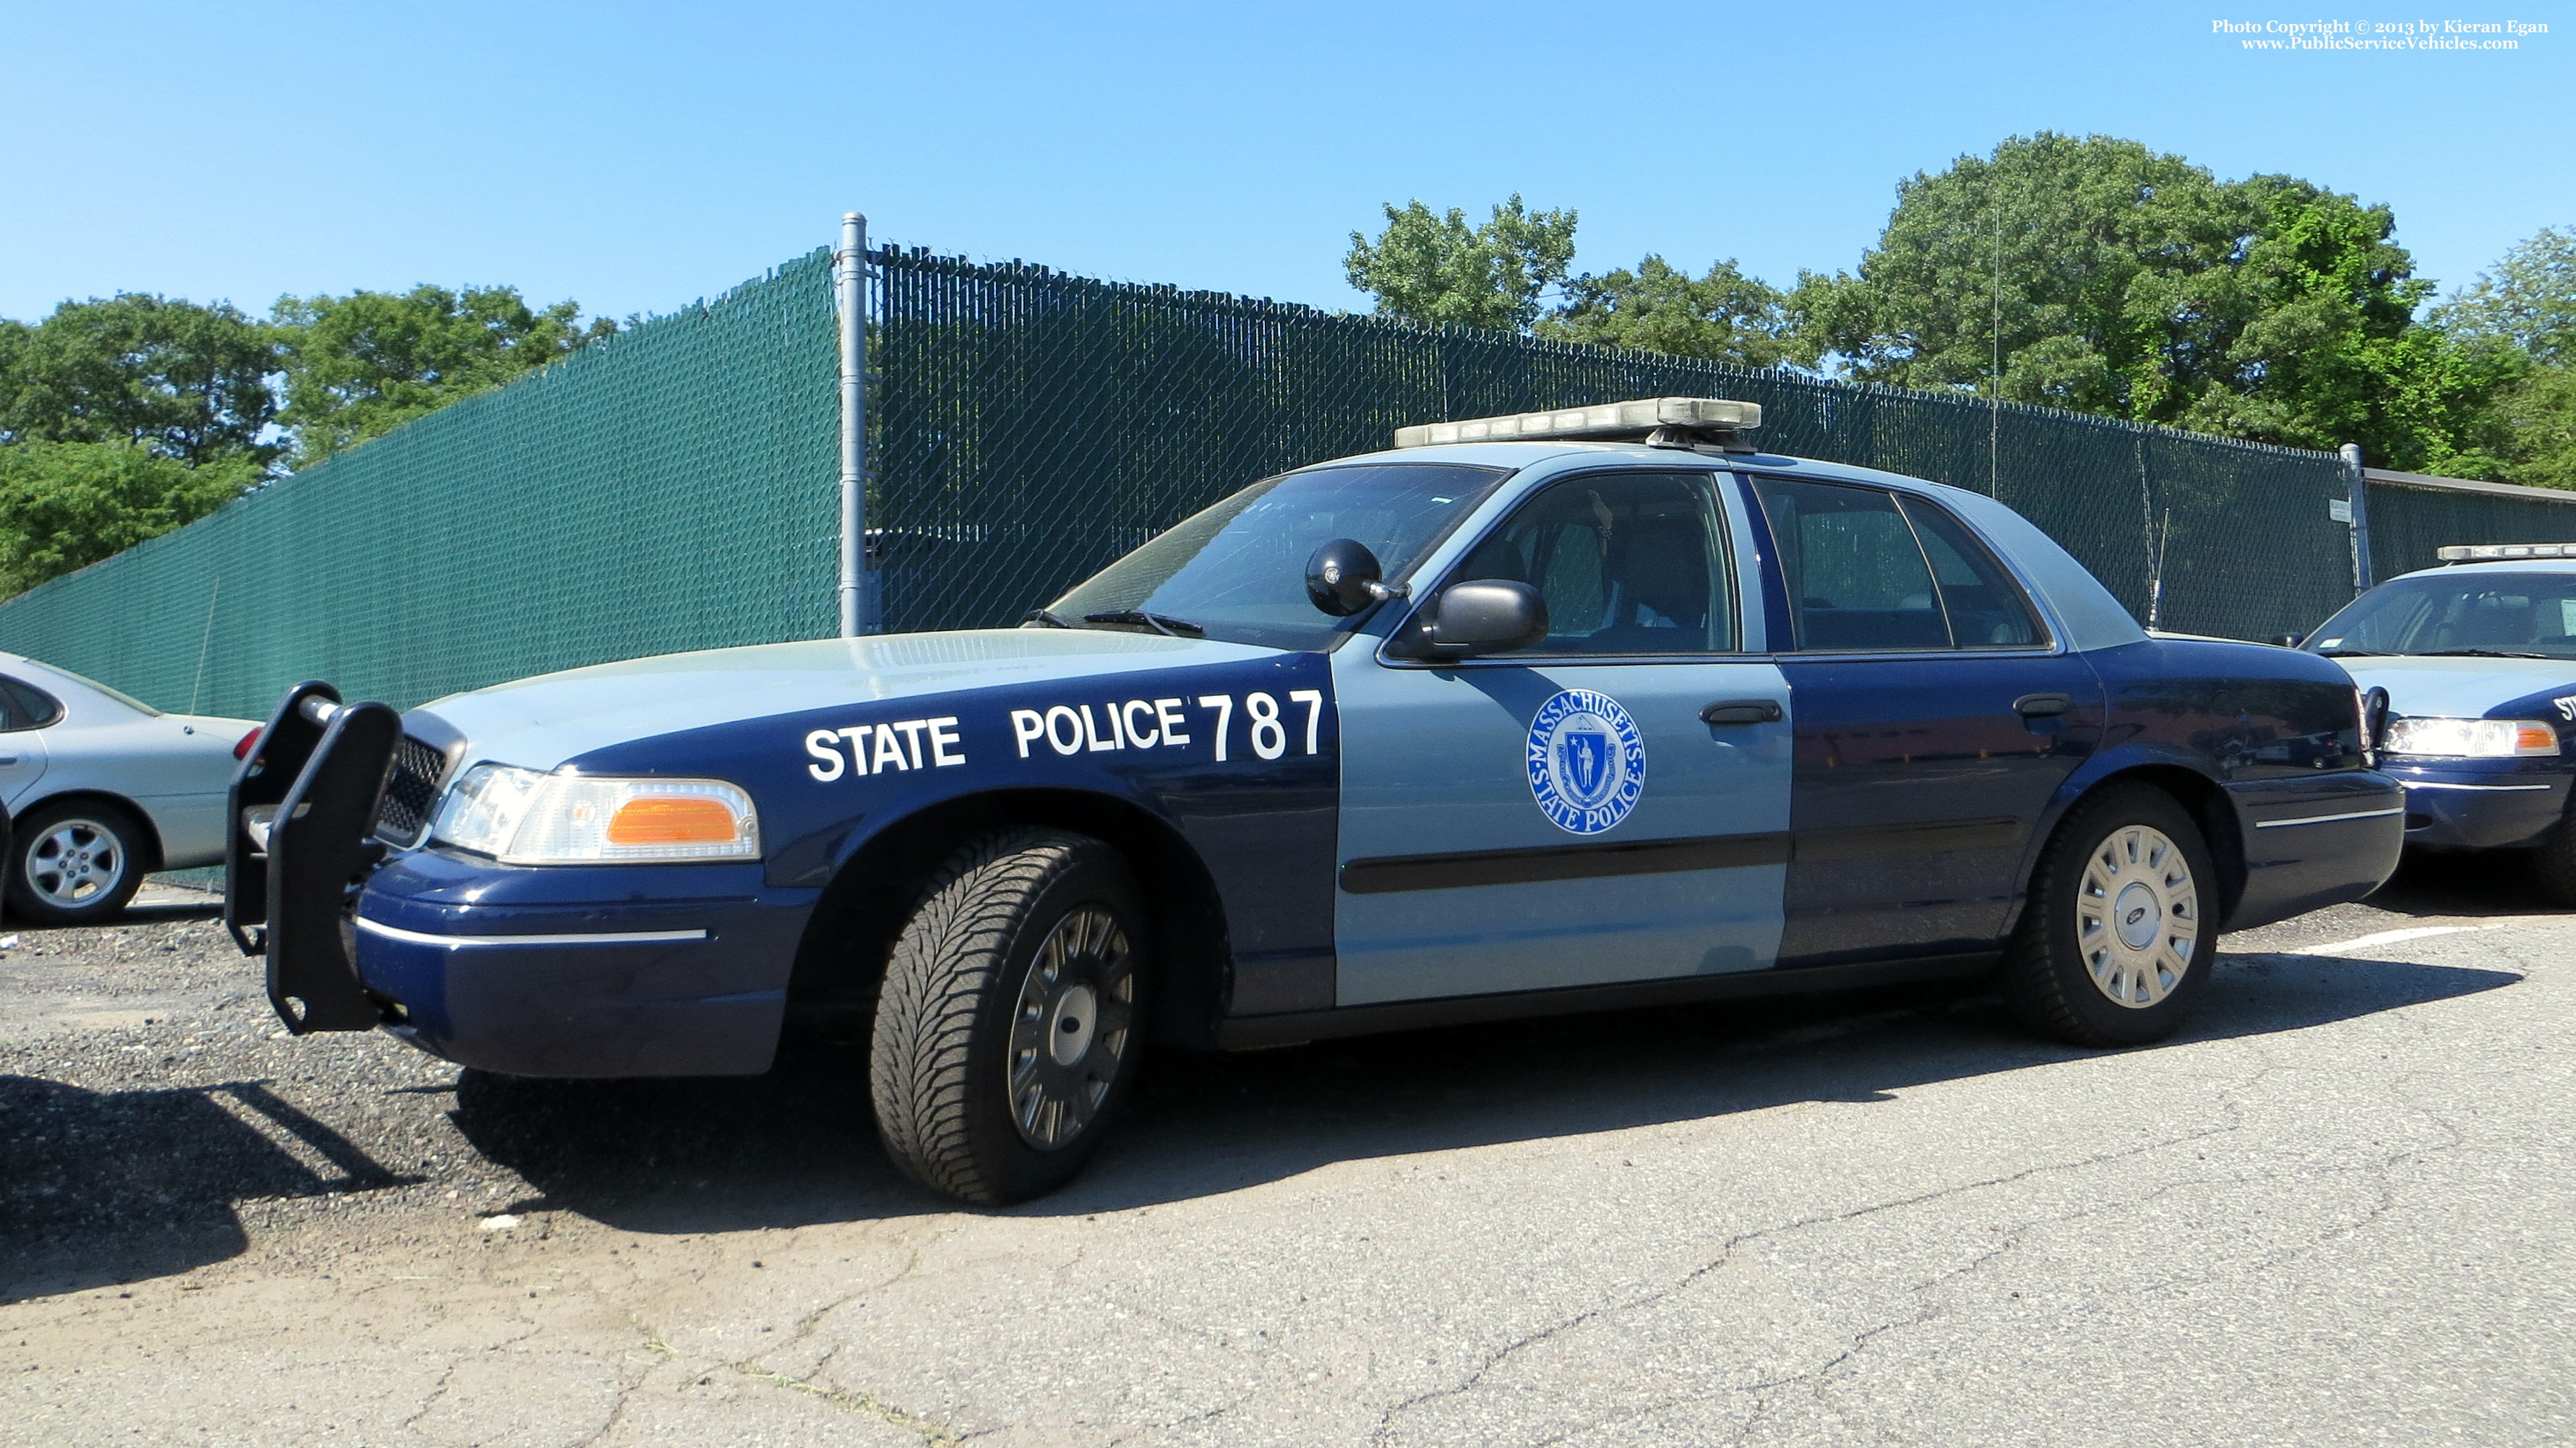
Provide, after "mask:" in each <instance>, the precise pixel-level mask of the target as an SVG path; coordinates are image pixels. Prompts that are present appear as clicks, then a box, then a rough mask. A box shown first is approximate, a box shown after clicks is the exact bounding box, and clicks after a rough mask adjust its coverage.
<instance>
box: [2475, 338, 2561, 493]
mask: <svg viewBox="0 0 2576 1448" xmlns="http://www.w3.org/2000/svg"><path fill="white" fill-rule="evenodd" d="M2495 411H2496V417H2497V423H2498V428H2499V431H2500V432H2501V433H2502V438H2501V440H2500V442H2499V444H2498V448H2499V451H2501V452H2503V453H2504V454H2505V455H2506V462H2505V465H2504V466H2503V467H2502V468H2500V469H2498V470H2497V472H2496V473H2494V474H2490V475H2488V476H2498V477H2501V478H2502V479H2503V480H2504V481H2505V482H2509V483H2528V484H2530V485H2532V486H2534V487H2541V488H2576V365H2567V364H2561V365H2556V366H2542V367H2536V368H2534V369H2532V370H2531V372H2530V373H2529V374H2527V375H2526V376H2524V377H2523V378H2522V379H2521V380H2520V381H2519V382H2517V383H2516V384H2515V385H2514V386H2513V387H2512V388H2511V389H2510V390H2509V391H2507V392H2506V393H2505V394H2504V396H2503V397H2502V399H2500V401H2499V402H2498V404H2497V406H2496V410H2495Z"/></svg>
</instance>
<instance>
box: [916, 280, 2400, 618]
mask: <svg viewBox="0 0 2576 1448" xmlns="http://www.w3.org/2000/svg"><path fill="white" fill-rule="evenodd" d="M877 262H878V272H879V276H880V279H881V280H880V283H879V285H880V288H881V290H880V293H879V304H878V307H877V316H878V317H879V318H880V319H881V322H880V331H879V338H880V340H879V349H880V350H879V352H878V354H877V355H878V357H879V359H880V361H879V367H880V373H881V375H880V382H879V390H878V393H877V402H878V407H877V415H876V426H877V432H876V435H875V438H874V443H875V456H876V458H877V459H878V470H879V483H880V487H881V489H882V493H883V506H882V508H881V509H880V511H879V514H878V515H877V516H878V521H880V522H881V523H882V524H883V525H884V527H885V529H886V530H887V531H886V534H885V537H884V541H883V561H884V565H885V588H886V608H887V618H888V622H889V625H890V626H892V627H899V628H954V627H966V626H973V625H983V624H996V623H1005V622H1009V621H1011V620H1013V619H1016V618H1017V617H1018V616H1019V614H1020V613H1021V612H1022V611H1023V610H1025V609H1027V608H1029V607H1031V606H1034V605H1036V604H1040V603H1043V602H1045V601H1046V600H1047V599H1049V598H1050V597H1052V596H1053V595H1054V594H1056V593H1057V592H1058V591H1060V590H1061V589H1063V588H1064V587H1066V586H1068V585H1070V584H1071V583H1073V582H1074V581H1076V580H1078V579H1080V578H1081V577H1083V576H1084V575H1086V574H1088V573H1090V572H1091V571H1092V570H1094V569H1096V568H1098V567H1100V566H1101V565H1102V564H1104V563H1106V562H1108V561H1109V560H1110V559H1112V558H1114V557H1116V556H1117V555H1118V554H1119V553H1120V552H1122V551H1124V550H1125V549H1126V548H1129V547H1132V546H1134V544H1135V543H1136V542H1138V541H1139V540H1141V539H1143V538H1145V537H1146V536H1148V535H1150V534H1151V533H1152V532H1153V531H1155V530H1156V529H1158V528H1161V527H1164V526H1167V525H1169V524H1170V523H1172V522H1173V521H1175V520H1176V519H1178V518H1180V517H1182V516H1184V515H1185V514H1186V513H1188V512H1189V511H1190V510H1191V509H1194V508H1196V507H1199V506H1201V505H1203V504H1205V503H1207V502H1209V501H1211V500H1213V499H1214V498H1216V497H1219V496H1221V495H1222V494H1224V493H1225V492H1227V491H1228V490H1230V489H1233V488H1235V487H1238V486H1240V485H1242V484H1243V483H1245V482H1248V481H1250V480H1252V479H1254V478H1258V477H1260V476H1262V475H1264V474H1266V473H1270V472H1275V471H1278V470H1280V469H1283V468H1288V467H1293V466H1296V465H1298V464H1300V463H1306V462H1312V461H1315V460H1317V459H1321V458H1328V457H1332V456H1335V455H1337V454H1344V453H1353V452H1362V451H1368V450H1372V449H1376V448H1380V447H1383V446H1385V445H1386V441H1387V438H1388V435H1389V434H1390V433H1391V432H1392V431H1393V430H1394V429H1395V428H1396V427H1398V426H1399V425H1402V424H1405V423H1411V422H1420V421H1424V420H1426V419H1433V418H1452V417H1475V416H1481V415H1485V414H1491V413H1502V412H1516V411H1521V410H1525V409H1534V408H1541V407H1550V406H1569V405H1573V404H1577V403H1584V402H1600V401H1608V400H1612V399H1616V398H1623V397H1641V396H1654V395H1658V394H1694V395H1715V396H1724V397H1735V398H1743V399H1746V400H1750V401H1755V402H1759V403H1761V404H1762V406H1763V413H1764V421H1763V427H1762V431H1761V434H1760V437H1761V441H1762V443H1763V445H1764V446H1765V447H1766V448H1769V449H1773V450H1777V451H1780V452H1785V453H1793V454H1800V455H1804V456H1809V457H1817V458H1828V459H1832V460H1835V461H1840V462H1853V463H1861V464H1865V465H1869V466H1873V467H1880V468H1885V469H1887V470H1889V471H1893V472H1900V473H1908V474H1912V475H1915V476H1918V477H1928V478H1936V479H1939V480H1941V481H1944V482H1950V483H1956V484H1958V485H1960V486H1963V487H1972V488H1976V489H1979V490H1981V491H1988V490H1990V491H1993V492H1995V493H1996V494H1998V495H1999V496H2001V497H2002V499H2003V500H2004V501H2005V502H2007V503H2010V504H2012V505H2013V506H2014V507H2016V508H2018V509H2020V510H2021V511H2022V512H2023V513H2025V514H2027V515H2028V516H2029V517H2030V518H2031V519H2032V520H2033V521H2035V522H2037V523H2038V524H2039V525H2040V526H2041V527H2042V528H2044V529H2046V530H2047V531H2048V532H2049V533H2051V534H2052V535H2054V536H2055V537H2057V538H2058V539H2059V540H2060V541H2061V542H2063V543H2065V544H2066V545H2067V546H2068V547H2069V548H2070V549H2071V550H2073V551H2074V553H2075V554H2076V556H2077V557H2079V558H2081V559H2082V560H2083V561H2084V562H2085V563H2086V564H2087V565H2089V566H2090V567H2091V568H2092V569H2093V570H2094V572H2095V573H2096V574H2098V575H2100V576H2101V578H2102V579H2103V581H2104V582H2105V583H2107V584H2109V585H2110V586H2111V588H2112V590H2113V591H2114V592H2116V593H2117V594H2119V596H2120V597H2121V599H2122V601H2123V602H2125V603H2127V604H2128V605H2129V606H2130V608H2131V609H2132V610H2133V611H2135V612H2136V613H2137V614H2138V615H2139V616H2140V617H2141V618H2144V617H2145V616H2146V615H2147V612H2148V605H2149V601H2150V595H2151V593H2152V592H2153V591H2154V587H2153V585H2154V580H2155V577H2156V573H2157V570H2156V567H2155V564H2154V559H2155V557H2156V549H2157V546H2158V543H2159V541H2161V546H2162V556H2163V560H2164V561H2163V570H2162V573H2163V589H2162V594H2161V603H2160V607H2159V608H2158V610H2157V612H2158V620H2157V621H2158V622H2159V623H2160V624H2161V625H2163V626H2164V627H2167V628H2171V629H2177V630H2183V631H2192V632H2210V633H2226V634H2233V635H2236V636H2239V637H2252V636H2259V635H2263V634H2267V633H2272V632H2278V631H2283V630H2288V629H2293V628H2300V629H2304V628H2306V627H2308V626H2310V625H2311V624H2313V623H2315V622H2316V621H2317V620H2318V619H2320V618H2322V617H2324V616H2325V614H2327V613H2328V612H2331V611H2332V610H2333V609H2334V608H2336V607H2337V606H2339V605H2340V604H2342V603H2343V602H2344V601H2346V600H2347V599H2349V597H2350V596H2351V590H2350V587H2349V581H2350V577H2351V571H2350V563H2349V542H2348V534H2347V532H2346V530H2345V528H2344V527H2343V526H2342V525H2341V524H2339V523H2336V522H2334V521H2333V520H2332V519H2331V518H2330V517H2329V516H2328V510H2327V505H2328V503H2329V501H2330V500H2332V499H2336V498H2340V497H2342V496H2343V495H2344V483H2343V477H2342V472H2341V469H2340V465H2339V464H2338V462H2337V460H2336V459H2335V458H2334V457H2333V456H2331V455H2329V454H2324V453H2312V452H2298V451H2292V450H2288V449H2283V448H2274V447H2265V446H2260V445H2257V444H2251V443H2240V442H2231V441H2226V440H2223V439H2216V438H2206V437H2198V436H2193V435H2190V434H2185V433H2178V432H2173V431H2168V430H2165V429H2159V428H2142V427H2136V426H2131V425H2127V424H2123V423H2118V422H2112V421H2106V420H2104V419H2100V418H2092V417H2082V416H2077V415H2074V414H2069V413H2061V412H2055V411H2050V410H2047V409H2041V408H2028V407H2013V406H2007V407H2005V408H2002V409H2000V411H1998V410H1995V409H1991V408H1989V407H1987V406H1985V405H1981V404H1979V403H1977V402H1975V401H1974V400H1973V399H1964V398H1958V397H1948V396H1932V395H1926V394H1922V393H1908V392H1897V391H1891V390H1886V389H1877V388H1859V387H1848V386H1841V385H1837V384H1833V383H1826V382H1819V381H1814V380H1811V379H1806V378H1799V377H1791V376H1784V375H1781V374H1777V373H1769V372H1756V371H1748V370H1746V369H1742V368H1737V367H1730V366H1726V365H1723V364H1718V363H1710V362H1701V361H1694V360H1689V359H1682V358H1673V357H1662V356H1656V355H1652V354H1645V353H1634V352H1616V351H1611V350H1608V349H1604V348H1597V347H1580V346H1568V345H1561V344H1554V343H1548V342H1540V341H1533V340H1530V339H1526V338H1518V337H1509V336H1500V335H1495V334H1490V333H1462V332H1445V333H1444V332H1427V331H1422V330H1419V329H1416V328H1411V327H1405V326H1400V325H1395V324H1391V323H1387V322H1382V321H1378V320H1375V319H1371V318H1357V317H1335V316H1326V315H1323V314H1321V313H1317V312H1314V311H1312V310H1309V309H1306V308H1303V307H1294V306H1281V305H1278V304H1274V303H1270V302H1258V301H1248V300H1245V299H1242V298H1237V297H1228V296H1217V295H1210V294H1206V293H1188V292H1180V291H1175V290H1173V289H1170V288H1161V287H1143V286H1122V285H1112V284H1106V283H1101V282H1095V281H1089V280H1084V279H1080V278H1074V277H1067V276H1063V275H1060V274H1057V273H1054V272H1050V271H1048V270H1046V269H1044V268H1041V267H1025V266H1017V265H1014V266H1006V267H992V266H975V265H970V264H968V263H965V262H962V261H956V260H952V259H947V258H940V257H934V256H929V255H927V254H924V253H919V252H912V253H903V252H890V253H885V254H881V255H880V256H879V257H878V258H877Z"/></svg>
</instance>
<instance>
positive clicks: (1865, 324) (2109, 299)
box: [1790, 132, 2517, 473]
mask: <svg viewBox="0 0 2576 1448" xmlns="http://www.w3.org/2000/svg"><path fill="white" fill-rule="evenodd" d="M2395 227H2396V223H2395V218H2394V217H2393V216H2392V215H2391V213H2390V211H2389V209H2388V208H2387V207H2385V206H2364V205H2362V204H2361V203H2360V202H2359V201H2358V200H2356V199H2355V198H2353V197H2351V196H2347V195H2343V194H2340V193H2337V192H2332V191H2328V190H2325V189H2323V188H2321V187H2318V186H2315V185H2312V184H2310V183H2308V182H2305V181H2301V180H2297V179H2295V178H2292V177H2287V176H2255V177H2250V178H2248V179H2246V180H2244V181H2238V182H2222V181H2220V180H2218V179H2217V178H2215V177H2213V176H2212V175H2211V174H2210V173H2209V172H2208V171H2206V170H2203V169H2202V168H2200V167H2198V166H2194V165H2192V164H2190V163H2189V162H2187V161H2185V160H2183V159H2182V158H2181V157H2179V156H2169V155H2161V154H2158V153H2155V152H2152V151H2150V150H2148V149H2147V148H2146V147H2145V146H2143V145H2140V144H2138V143H2137V142H2135V141H2124V140H2118V139H2115V138H2112V137H2107V136H2090V137H2085V138H2083V139H2080V140H2079V139H2076V138H2073V137H2067V136H2059V135H2054V134H2050V133H2047V132H2042V133H2040V134H2039V135H2036V136H2029V137H2015V138H2013V139H2011V140H2008V141H2006V142H2004V143H2003V144H2002V145H2000V146H1998V147H1996V148H1995V152H1994V154H1993V155H1992V156H1991V157H1985V158H1980V157H1974V156H1963V157H1961V158H1960V159H1959V160H1958V161H1957V162H1955V163H1954V164H1952V166H1951V167H1950V169H1948V170H1947V171H1944V172H1942V173H1941V174H1939V175H1937V176H1926V175H1916V176H1915V177H1913V178H1912V179H1910V180H1908V181H1906V182H1904V183H1902V184H1901V185H1900V186H1899V187H1898V197H1897V205H1896V210H1895V213H1894V214H1893V215H1891V216H1890V217H1889V219H1888V225H1887V230H1886V232H1885V234H1884V235H1883V236H1882V237H1881V238H1880V241H1879V245H1878V246H1877V247H1876V248H1874V249H1873V250H1871V251H1870V252H1869V253H1868V254H1867V255H1866V256H1864V257H1863V259H1862V261H1861V265H1860V268H1859V271H1858V273H1857V274H1856V275H1850V274H1843V275H1835V276H1821V275H1816V274H1812V273H1810V274H1807V275H1805V276H1803V277H1802V278H1801V279H1800V284H1799V287H1798V289H1797V291H1796V293H1795V294H1794V295H1793V297H1792V298H1791V302H1790V307H1791V311H1792V313H1793V315H1794V317H1795V319H1796V322H1797V325H1798V327H1799V329H1800V331H1801V334H1802V335H1803V337H1804V338H1805V340H1806V341H1807V343H1808V345H1809V346H1811V347H1813V348H1815V349H1816V350H1818V351H1820V352H1830V353H1833V354H1836V355H1837V356H1839V358H1840V359H1841V360H1842V361H1843V362H1844V364H1845V366H1846V368H1847V370H1848V371H1849V372H1850V374H1851V375H1853V376H1854V377H1856V378H1859V379H1861V380H1864V381H1873V382H1888V383H1894V384H1897V385H1901V386H1912V387H1952V388H1963V389H1972V390H1975V391H1977V392H1979V393H1981V394H1984V395H1994V394H1996V393H1998V392H1999V393H2000V394H2001V395H2002V396H2004V397H2006V398H2009V399H2012V400H2015V401H2023V402H2037V403H2046V404H2050V405H2053V406H2058V407H2065V408H2070V409H2072V410H2075V411H2078V412H2092V413H2102V414H2108V415H2110V416H2114V417H2123V418H2128V419H2131V420H2133V421H2139V422H2159V423H2168V424H2173V425H2176V426H2181V427H2187V428H2193V429H2196V430H2199V431H2204V432H2216V433H2222V434H2227V435H2232V436H2236V437H2247V438H2253V439H2256V440H2258V441H2264V442H2276V443H2283V444H2287V445H2291V446H2297V447H2312V448H2331V447H2335V446H2337V445H2339V444H2341V443H2345V442H2358V443H2360V444H2361V445H2362V449H2363V453H2364V455H2365V456H2366V457H2367V458H2368V459H2369V460H2370V461H2371V462H2372V463H2373V464H2374V465H2377V466H2383V467H2395V468H2401V469H2411V470H2422V469H2430V468H2450V469H2457V470H2466V471H2472V472H2479V473H2492V472H2493V471H2494V470H2495V469H2496V468H2497V467H2499V466H2501V463H2500V461H2499V457H2498V455H2497V453H2496V452H2495V451H2494V444H2495V442H2496V440H2497V438H2498V437H2499V436H2500V433H2499V431H2498V426H2497V424H2496V422H2495V420H2494V418H2493V417H2492V415H2491V411H2490V402H2491V400H2492V399H2493V398H2494V397H2495V396H2496V395H2497V394H2498V393H2499V391H2500V390H2501V389H2502V388H2504V387H2505V386H2507V385H2509V383H2510V382H2511V379H2512V377H2513V376H2514V375H2515V373H2516V371H2517V364H2516V363H2515V362H2514V361H2513V360H2512V359H2511V358H2509V357H2507V356H2505V355H2504V354H2503V353H2502V352H2501V351H2499V350H2498V349H2495V348H2491V347H2482V346H2478V345H2472V344H2470V343H2467V342H2464V341H2461V340H2458V339H2455V338H2453V337H2452V336H2450V335H2449V334H2448V333H2446V332H2445V331H2443V330H2442V329H2441V328H2439V327H2434V326H2429V325H2426V324H2424V323H2422V322H2419V321H2418V320H2417V317H2416V314H2417V312H2418V310H2419V308H2421V306H2422V304H2423V303H2424V302H2425V301H2426V300H2427V299H2428V297H2429V296H2430V293H2431V284H2430V283H2429V282H2426V281H2423V280H2420V279H2418V278H2417V277H2416V276H2415V275H2414V261H2413V258H2412V257H2410V256H2409V255H2408V254H2407V252H2406V250H2405V248H2403V247H2401V246H2399V245H2397V244H2396V242H2395V241H2393V240H2392V239H2391V237H2392V235H2393V233H2394V231H2395Z"/></svg>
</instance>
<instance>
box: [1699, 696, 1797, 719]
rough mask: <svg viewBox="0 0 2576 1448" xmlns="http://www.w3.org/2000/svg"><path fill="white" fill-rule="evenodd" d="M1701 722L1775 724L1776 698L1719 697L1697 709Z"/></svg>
mask: <svg viewBox="0 0 2576 1448" xmlns="http://www.w3.org/2000/svg"><path fill="white" fill-rule="evenodd" d="M1699 722H1701V723H1702V724H1777V723H1779V722H1780V701H1779V700H1777V699H1720V700H1718V701H1717V702H1716V703H1714V704H1711V705H1709V706H1708V707H1707V708H1705V709H1702V710H1700V711H1699Z"/></svg>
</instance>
